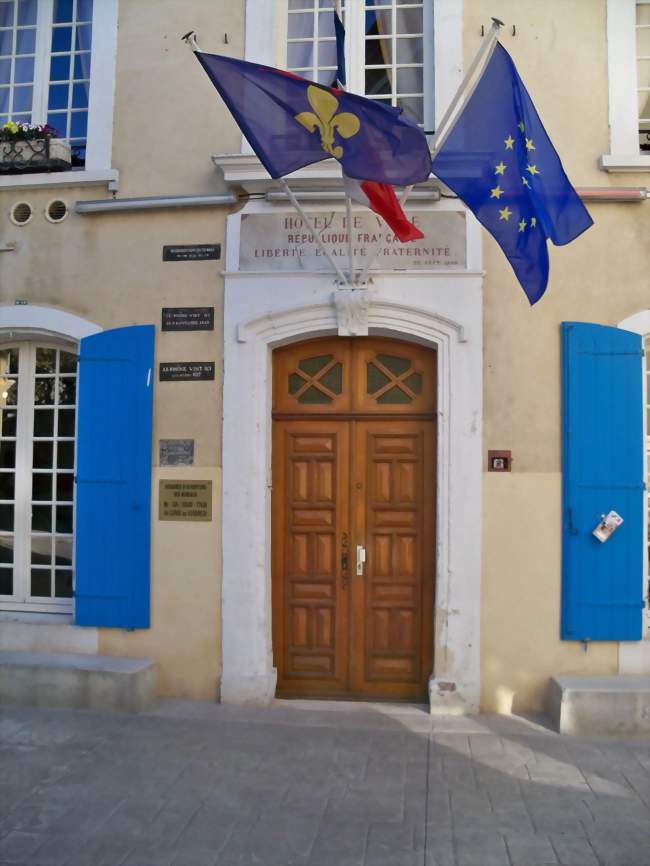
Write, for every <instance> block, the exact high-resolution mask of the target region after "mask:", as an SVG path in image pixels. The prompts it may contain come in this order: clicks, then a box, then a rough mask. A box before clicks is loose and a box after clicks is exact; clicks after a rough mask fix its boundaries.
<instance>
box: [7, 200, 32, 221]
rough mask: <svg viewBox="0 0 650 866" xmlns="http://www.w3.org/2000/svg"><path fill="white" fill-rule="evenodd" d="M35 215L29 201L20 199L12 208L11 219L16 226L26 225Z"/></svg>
mask: <svg viewBox="0 0 650 866" xmlns="http://www.w3.org/2000/svg"><path fill="white" fill-rule="evenodd" d="M33 216H34V211H33V209H32V206H31V204H30V203H29V202H28V201H19V202H17V203H16V204H15V205H14V206H13V207H12V208H11V212H10V214H9V219H10V220H11V221H12V223H13V224H14V225H16V226H25V225H27V223H28V222H29V221H30V220H31V218H32V217H33Z"/></svg>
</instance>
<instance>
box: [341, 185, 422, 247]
mask: <svg viewBox="0 0 650 866" xmlns="http://www.w3.org/2000/svg"><path fill="white" fill-rule="evenodd" d="M343 185H344V187H345V194H346V195H349V196H350V198H351V199H352V201H355V202H357V203H358V204H363V205H365V206H366V207H367V208H370V210H371V211H374V212H375V213H376V214H379V216H380V217H382V218H383V219H384V220H385V221H386V222H387V223H388V225H389V226H390V228H391V229H392V230H393V231H394V232H395V236H396V237H397V238H398V239H399V240H400V241H402V243H405V242H406V241H417V240H420V238H423V237H424V235H423V234H422V232H421V231H420V229H418V228H416V227H415V226H414V225H413V223H412V222H409V220H408V219H407V217H406V214H405V213H404V211H403V210H402V206H401V204H400V203H399V201H398V198H397V196H396V195H395V190H394V189H393V187H392V186H391V185H390V184H389V183H377V182H376V181H374V180H355V179H354V178H352V177H348V176H347V175H346V174H344V175H343Z"/></svg>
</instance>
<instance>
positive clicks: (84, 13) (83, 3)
mask: <svg viewBox="0 0 650 866" xmlns="http://www.w3.org/2000/svg"><path fill="white" fill-rule="evenodd" d="M92 20H93V0H77V21H92Z"/></svg>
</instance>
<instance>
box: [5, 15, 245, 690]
mask: <svg viewBox="0 0 650 866" xmlns="http://www.w3.org/2000/svg"><path fill="white" fill-rule="evenodd" d="M190 12H191V14H189V13H190ZM190 27H193V28H195V29H196V30H197V31H198V32H199V34H200V35H201V39H202V43H203V44H204V45H205V47H206V48H208V47H209V48H211V49H212V50H217V51H218V50H221V49H222V48H223V47H224V41H223V40H224V35H225V34H226V33H227V35H228V48H227V51H228V52H232V53H234V54H241V52H242V50H243V49H242V46H243V4H240V3H233V4H219V3H217V4H215V3H213V2H208V0H202V2H193V3H192V4H191V9H189V8H188V4H184V3H177V2H175V0H121V2H120V4H119V37H118V54H117V73H116V83H115V112H114V129H113V159H112V167H113V168H117V169H119V171H120V183H119V193H118V195H119V198H128V197H135V196H153V195H175V194H176V195H190V194H193V193H201V194H208V193H215V192H222V191H224V190H225V187H224V184H223V182H222V181H221V180H220V178H219V175H218V173H217V172H216V170H215V168H214V166H213V165H212V163H211V160H210V155H211V154H212V153H215V152H218V151H230V152H234V151H236V150H238V148H239V144H240V137H239V135H238V133H237V132H236V129H235V126H234V124H233V123H232V122H231V121H230V120H229V119H227V117H226V112H225V109H224V108H223V104H222V103H221V101H220V100H219V99H218V97H217V94H216V93H215V91H214V88H213V86H212V85H211V83H210V82H209V81H208V79H207V77H206V75H205V73H204V72H203V71H202V69H201V68H200V66H199V65H198V63H197V62H196V60H195V59H194V58H193V57H192V56H191V54H190V52H189V51H188V50H187V48H186V46H185V45H184V44H183V43H182V42H181V40H180V36H181V35H182V34H183V33H185V32H186V31H187V30H189V29H190ZM110 197H111V196H110V193H109V192H108V191H107V189H106V185H105V184H104V185H103V186H92V187H73V186H64V187H60V188H57V189H30V190H14V191H12V190H6V189H2V187H1V186H0V228H1V232H0V235H1V236H2V238H3V240H16V241H19V249H18V250H17V251H16V252H15V253H5V254H3V255H2V256H0V304H7V303H13V301H14V300H16V299H25V300H27V301H28V302H29V304H31V305H37V304H38V305H45V306H55V307H58V308H60V309H63V310H66V311H67V312H70V313H74V314H76V315H79V316H82V317H83V318H86V319H89V320H91V321H93V322H95V323H96V324H98V325H99V326H101V327H102V328H112V327H121V326H125V325H130V324H143V323H153V324H155V325H156V358H155V379H154V382H155V390H154V431H153V462H154V471H153V475H152V571H151V628H150V629H147V630H138V631H135V632H127V631H124V630H118V629H102V630H100V633H99V645H98V649H99V652H100V653H105V654H109V655H128V656H142V657H146V658H150V659H153V660H154V661H156V662H158V664H159V689H160V691H161V693H162V694H165V695H176V696H185V697H193V698H205V699H214V698H215V697H216V696H217V694H218V680H219V674H220V640H221V638H220V628H221V626H220V623H221V613H220V571H221V555H220V538H219V533H220V526H221V516H220V505H221V491H220V482H221V470H220V466H221V442H220V436H221V375H220V374H221V370H222V366H223V364H222V309H223V281H222V279H221V276H220V272H221V270H222V269H223V260H222V261H203V262H179V263H165V262H163V261H162V248H163V245H165V244H174V245H177V244H203V243H220V244H222V247H223V243H224V233H225V219H226V215H227V211H226V210H225V209H215V208H199V209H191V210H190V209H187V210H182V211H179V210H167V211H160V210H156V211H143V212H133V213H121V214H116V213H111V214H101V215H100V214H98V215H83V216H82V215H79V214H76V213H75V212H74V203H75V202H76V201H79V200H86V199H98V198H104V199H105V198H110ZM53 198H61V199H63V200H64V201H65V202H66V203H67V204H68V206H69V208H70V214H69V216H68V217H67V218H66V220H65V221H64V222H62V223H61V224H59V225H52V224H50V223H48V222H47V221H46V220H45V218H44V216H43V210H44V208H45V207H46V205H47V203H48V202H49V201H50V200H52V199H53ZM22 200H26V201H29V202H30V203H31V204H32V206H33V208H34V214H35V215H34V218H33V219H32V221H31V222H30V223H29V224H28V225H26V226H24V227H21V228H18V227H16V226H13V225H12V224H11V222H10V221H9V218H8V214H9V211H10V209H11V207H12V205H13V204H15V203H16V202H18V201H22ZM164 306H213V307H215V330H214V331H212V332H209V331H203V332H186V333H170V332H161V330H160V318H161V308H162V307H164ZM1 327H2V321H1V317H0V328H1ZM192 360H195V361H214V362H215V370H216V378H215V381H214V382H163V383H160V382H158V364H159V362H160V361H192ZM161 438H165V439H167V438H171V439H173V438H193V439H194V440H195V452H194V466H193V467H182V468H171V467H162V468H159V467H158V448H159V444H158V443H159V439H161ZM161 477H163V478H183V479H192V478H195V479H209V480H212V482H213V509H212V514H213V517H212V521H211V522H208V523H181V522H167V521H165V522H159V521H158V519H157V514H158V481H159V478H161ZM116 546H117V547H119V539H116Z"/></svg>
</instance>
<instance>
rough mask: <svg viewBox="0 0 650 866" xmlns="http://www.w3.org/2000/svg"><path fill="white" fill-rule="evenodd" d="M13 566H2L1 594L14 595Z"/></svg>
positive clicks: (0, 575) (0, 573)
mask: <svg viewBox="0 0 650 866" xmlns="http://www.w3.org/2000/svg"><path fill="white" fill-rule="evenodd" d="M13 573H14V572H13V568H0V595H13V594H14V582H13Z"/></svg>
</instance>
